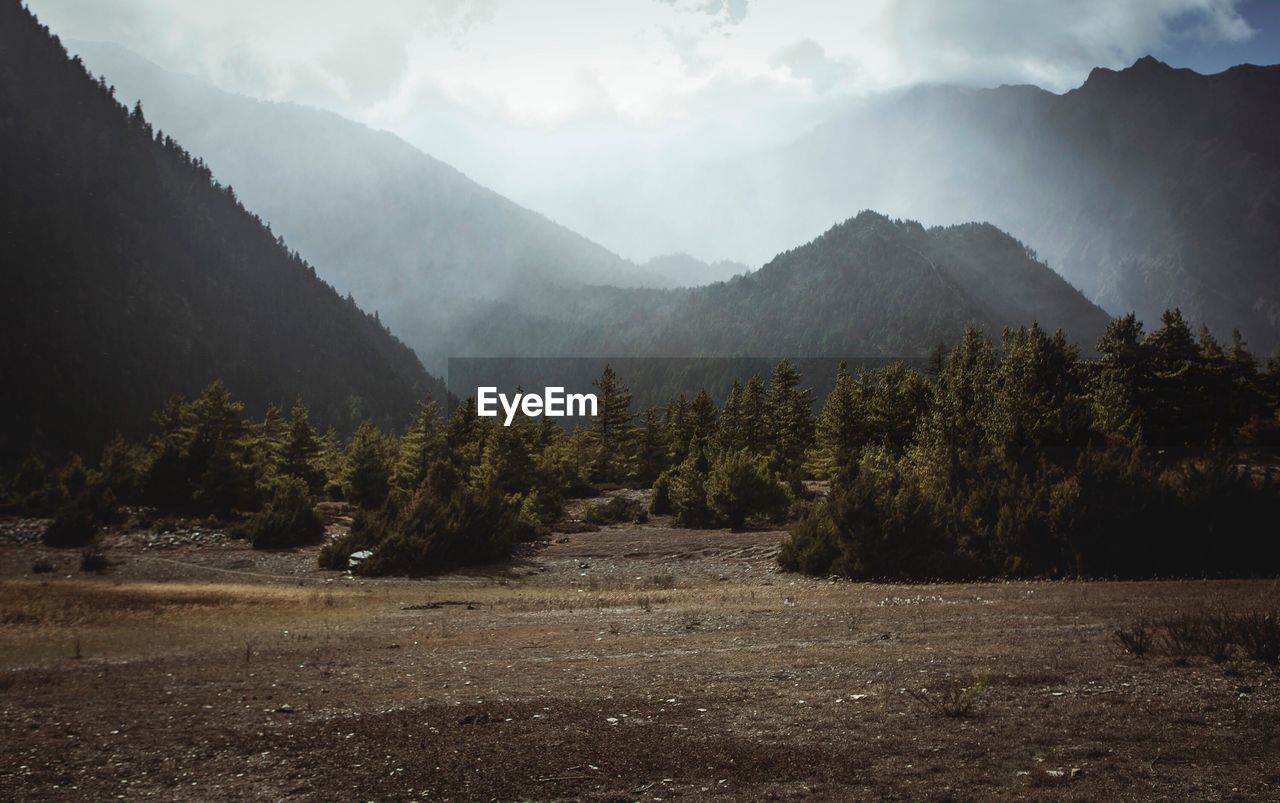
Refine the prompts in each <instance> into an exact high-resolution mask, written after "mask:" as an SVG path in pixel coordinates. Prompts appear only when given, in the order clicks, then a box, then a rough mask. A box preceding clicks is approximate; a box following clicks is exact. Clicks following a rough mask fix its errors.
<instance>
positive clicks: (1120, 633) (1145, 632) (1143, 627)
mask: <svg viewBox="0 0 1280 803" xmlns="http://www.w3.org/2000/svg"><path fill="white" fill-rule="evenodd" d="M1116 639H1117V640H1118V641H1119V642H1120V644H1121V646H1123V647H1124V651H1125V652H1127V653H1130V654H1132V655H1136V656H1137V657H1139V658H1141V657H1143V656H1144V655H1146V654H1147V653H1148V652H1150V651H1151V646H1152V644H1154V643H1155V636H1154V635H1153V634H1152V632H1151V628H1150V627H1149V626H1148V625H1147V623H1146V621H1145V620H1142V619H1139V620H1138V621H1137V622H1135V623H1134V624H1133V625H1132V626H1130V627H1121V628H1118V629H1117V630H1116Z"/></svg>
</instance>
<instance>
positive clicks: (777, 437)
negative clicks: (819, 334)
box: [765, 360, 814, 478]
mask: <svg viewBox="0 0 1280 803" xmlns="http://www.w3.org/2000/svg"><path fill="white" fill-rule="evenodd" d="M800 382H801V377H800V372H799V371H798V370H796V367H795V365H793V364H792V363H791V361H790V360H783V361H782V362H780V363H778V364H777V365H776V366H775V367H774V369H773V375H772V377H770V380H769V389H768V393H767V395H766V397H765V422H766V432H767V433H768V442H769V451H770V464H771V465H772V467H773V468H774V470H775V471H777V472H778V473H779V474H781V475H783V476H784V477H788V478H794V477H795V475H796V473H797V472H798V471H799V469H800V466H801V465H802V463H803V462H804V457H805V452H806V450H807V449H808V448H809V446H810V445H811V444H812V443H813V427H814V424H813V393H812V391H810V390H809V389H808V388H801V387H800Z"/></svg>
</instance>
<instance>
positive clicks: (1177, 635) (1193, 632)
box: [1162, 613, 1205, 661]
mask: <svg viewBox="0 0 1280 803" xmlns="http://www.w3.org/2000/svg"><path fill="white" fill-rule="evenodd" d="M1162 624H1163V625H1164V631H1165V632H1164V646H1165V649H1166V650H1168V652H1169V655H1171V656H1173V657H1174V658H1175V659H1178V660H1181V661H1185V660H1186V659H1187V658H1189V657H1191V656H1192V655H1196V654H1198V653H1199V652H1200V648H1201V645H1202V644H1203V642H1204V633H1205V626H1204V620H1203V618H1202V617H1200V616H1198V615H1196V614H1190V613H1180V614H1176V615H1174V616H1170V617H1168V618H1166V619H1165V620H1164V622H1162Z"/></svg>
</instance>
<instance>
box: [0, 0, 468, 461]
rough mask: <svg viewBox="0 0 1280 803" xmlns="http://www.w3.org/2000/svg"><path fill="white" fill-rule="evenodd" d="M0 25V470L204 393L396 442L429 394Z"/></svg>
mask: <svg viewBox="0 0 1280 803" xmlns="http://www.w3.org/2000/svg"><path fill="white" fill-rule="evenodd" d="M0 22H2V23H3V24H2V25H0V65H2V67H3V68H2V69H0V174H3V175H4V176H5V179H4V181H3V182H0V222H2V224H3V225H2V227H0V228H3V231H4V232H5V238H4V243H3V260H0V261H2V262H3V265H4V274H5V280H6V286H7V288H8V292H9V294H10V295H9V298H10V299H11V301H12V302H13V303H12V304H11V305H10V308H9V310H8V311H7V313H6V315H5V316H3V320H2V321H0V334H2V335H3V338H2V339H3V342H4V343H5V348H4V349H3V351H2V352H0V359H2V360H3V371H2V372H0V373H3V375H4V376H5V378H6V380H5V382H4V390H3V393H2V394H0V402H2V404H3V407H4V411H5V413H6V415H5V417H4V419H5V421H6V422H7V426H6V428H5V430H4V432H3V433H0V454H3V455H5V456H7V457H12V456H14V455H18V454H21V453H23V452H25V451H26V450H27V449H28V448H29V447H37V448H48V449H53V450H57V449H61V448H80V449H93V448H95V447H97V446H100V445H101V444H102V443H103V442H104V441H105V440H106V439H107V438H109V437H110V436H111V435H112V434H113V433H115V432H122V433H124V434H127V435H133V436H136V435H138V434H139V433H140V432H142V431H143V430H144V429H145V428H146V423H147V419H148V417H149V416H150V415H151V412H152V411H153V410H155V409H158V408H159V406H160V405H161V403H162V402H163V401H164V400H165V399H166V398H167V397H169V396H170V395H172V394H175V393H182V394H186V395H193V394H194V393H195V392H197V391H198V390H199V389H200V388H201V387H202V386H203V385H205V384H207V383H208V382H210V381H212V380H214V379H217V378H221V379H223V380H224V381H225V382H226V384H227V386H228V388H229V389H230V390H231V391H232V392H233V393H234V394H235V395H236V396H238V397H239V398H241V399H243V400H245V401H246V402H247V403H248V406H249V409H250V411H251V412H254V413H255V414H256V413H260V412H262V411H263V410H264V409H265V407H266V405H267V404H268V403H270V402H274V403H276V404H278V405H288V404H291V403H292V402H293V401H294V399H295V398H297V397H299V396H301V397H303V398H304V400H305V401H306V402H307V403H308V404H309V405H310V407H311V410H312V415H313V419H314V420H315V421H316V422H317V423H319V424H321V425H328V424H333V425H337V426H339V427H350V426H353V425H354V424H355V423H357V422H358V421H359V420H361V419H363V418H366V417H368V418H371V419H374V420H376V421H378V422H379V423H380V424H382V425H384V426H391V427H394V426H398V425H400V424H402V423H403V422H404V421H406V420H407V419H408V418H409V416H411V415H412V413H413V410H414V404H415V402H416V401H417V400H419V399H421V398H424V397H426V396H427V395H429V394H434V395H437V396H440V395H442V394H443V386H442V385H441V384H440V383H439V381H438V380H435V379H433V378H432V377H430V376H429V375H428V374H427V373H426V372H425V371H424V370H423V368H422V366H421V364H420V363H419V362H418V360H417V359H416V357H415V356H414V355H413V353H412V352H411V351H410V350H409V349H408V348H407V347H406V346H405V345H404V344H402V343H401V342H400V341H398V340H396V339H395V338H394V337H392V336H391V335H390V334H389V333H388V332H387V330H386V328H385V327H384V326H383V325H382V324H381V323H380V322H379V321H378V320H377V319H376V318H374V317H372V316H368V315H366V314H365V313H363V312H361V311H360V310H359V309H358V308H357V307H356V306H355V305H354V304H353V303H351V302H350V301H349V300H344V299H343V298H342V297H341V296H340V295H339V294H338V293H337V292H335V291H334V289H333V288H332V287H330V286H328V285H326V284H325V283H323V282H321V281H320V280H318V279H317V278H316V276H315V273H314V271H313V270H312V269H311V268H310V266H308V265H307V264H306V263H305V262H303V261H302V260H301V259H299V258H298V257H297V256H296V255H294V254H292V253H291V252H290V251H289V249H288V248H287V247H286V246H285V245H284V244H283V242H281V241H278V240H277V238H276V236H275V235H274V234H273V233H272V232H271V231H270V229H269V228H268V227H265V226H264V225H262V223H261V222H260V221H259V220H258V219H257V218H256V217H255V216H253V215H252V214H250V213H249V212H247V211H245V210H244V208H243V207H241V206H240V205H239V203H238V201H237V199H236V198H235V196H234V195H233V194H232V193H231V192H230V191H228V190H225V189H223V188H221V187H219V186H218V185H217V183H216V182H215V181H213V177H212V175H211V174H210V172H209V171H208V170H207V168H205V167H204V165H203V164H202V163H201V162H200V161H199V160H198V159H194V160H193V159H192V158H191V157H189V156H188V155H187V154H185V153H184V152H183V150H182V149H181V147H180V146H179V145H177V144H176V143H174V142H173V141H172V140H169V141H159V140H158V139H157V138H156V136H155V132H154V130H153V129H152V128H151V127H150V125H149V124H148V123H147V122H146V121H145V120H144V119H142V118H140V117H139V116H137V115H132V114H130V113H128V112H127V111H126V110H125V109H124V108H123V107H122V106H120V105H119V103H118V102H117V101H116V100H115V99H113V97H112V96H111V94H110V93H109V91H108V89H107V88H106V87H105V86H101V85H99V84H97V83H95V82H94V81H93V80H91V78H90V77H89V76H88V75H87V74H86V72H85V70H84V69H83V67H82V66H81V65H80V64H79V63H78V62H77V61H74V60H70V59H68V57H67V54H66V53H65V51H64V50H63V48H62V47H61V45H60V43H59V42H58V40H57V39H56V37H52V36H50V34H49V33H48V31H47V30H46V29H44V28H43V27H42V26H40V25H38V23H37V22H36V21H35V19H34V18H33V17H32V16H31V15H30V14H28V13H27V11H26V10H25V9H23V8H22V7H21V6H20V5H18V4H16V3H3V4H0Z"/></svg>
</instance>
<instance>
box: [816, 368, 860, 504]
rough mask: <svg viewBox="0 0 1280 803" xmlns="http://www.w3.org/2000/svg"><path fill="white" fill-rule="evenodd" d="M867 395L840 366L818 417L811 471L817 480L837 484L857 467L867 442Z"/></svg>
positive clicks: (855, 380) (856, 380)
mask: <svg viewBox="0 0 1280 803" xmlns="http://www.w3.org/2000/svg"><path fill="white" fill-rule="evenodd" d="M867 395H868V394H867V387H866V384H865V383H864V382H861V381H859V379H856V378H854V377H853V376H852V375H851V374H850V373H849V371H848V370H847V368H846V367H845V365H844V364H843V363H841V364H840V370H839V372H838V373H837V374H836V381H835V385H834V386H833V387H832V388H831V392H830V393H829V394H827V398H826V401H824V402H823V405H822V410H821V411H820V412H819V413H818V421H817V426H816V444H815V445H816V448H815V450H814V459H813V467H814V470H815V473H817V474H818V475H819V476H821V477H829V478H831V479H835V480H839V479H842V478H843V477H845V476H846V475H847V474H848V472H850V471H852V470H854V469H855V468H856V467H857V462H858V458H859V456H860V455H861V454H862V448H863V447H864V446H865V445H866V443H867V440H868V432H867Z"/></svg>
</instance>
